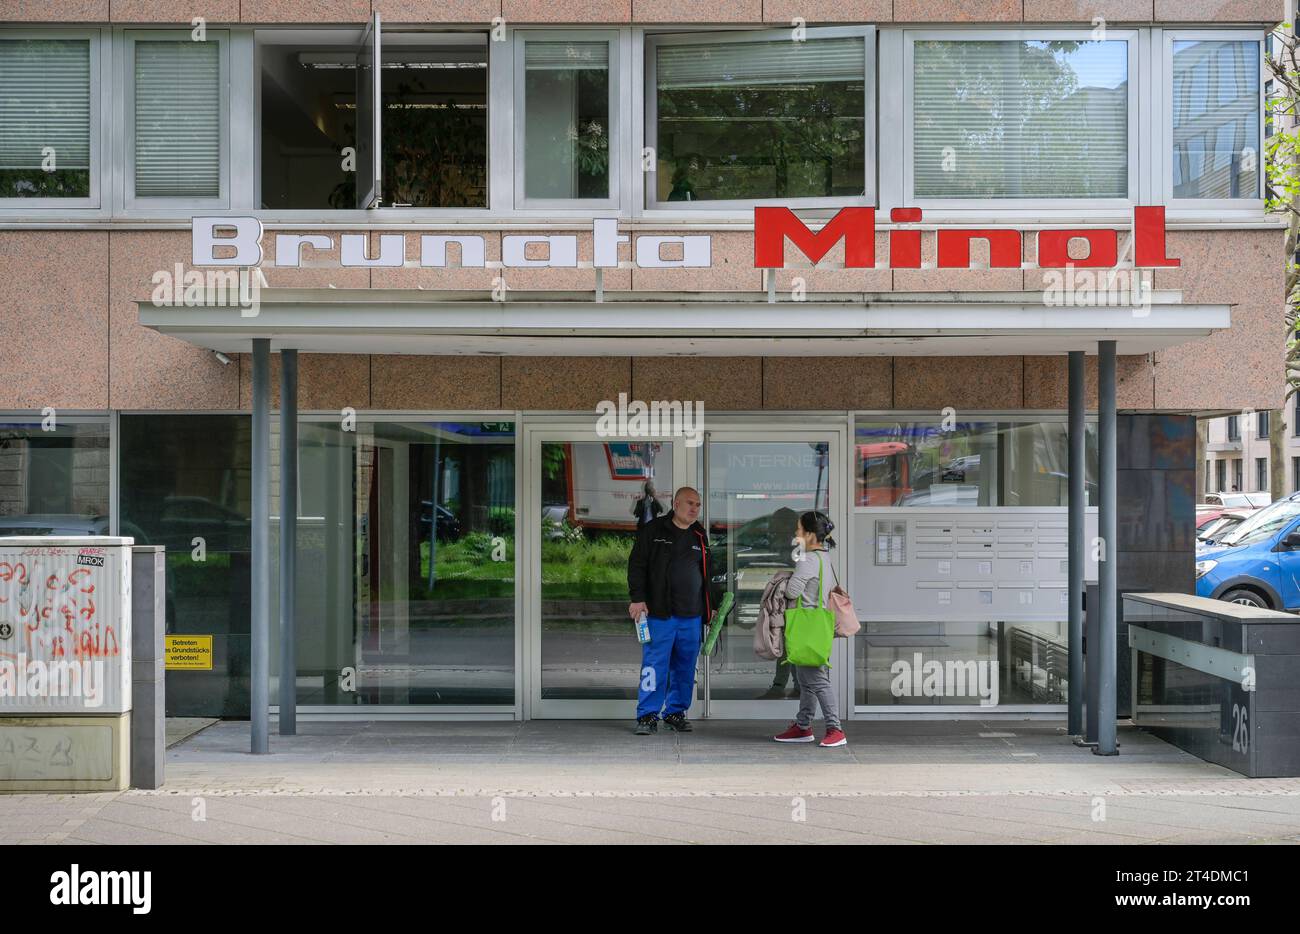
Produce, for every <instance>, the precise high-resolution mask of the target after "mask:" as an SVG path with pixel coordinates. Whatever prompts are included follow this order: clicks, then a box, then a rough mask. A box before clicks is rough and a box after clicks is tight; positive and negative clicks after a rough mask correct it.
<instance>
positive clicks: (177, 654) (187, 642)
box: [163, 636, 212, 671]
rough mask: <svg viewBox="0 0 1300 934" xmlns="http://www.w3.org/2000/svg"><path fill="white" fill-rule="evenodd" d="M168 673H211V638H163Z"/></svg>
mask: <svg viewBox="0 0 1300 934" xmlns="http://www.w3.org/2000/svg"><path fill="white" fill-rule="evenodd" d="M163 639H164V640H166V642H165V645H164V651H165V653H166V657H167V670H168V671H211V670H212V637H211V636H163Z"/></svg>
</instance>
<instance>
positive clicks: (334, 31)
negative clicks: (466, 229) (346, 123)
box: [236, 22, 516, 229]
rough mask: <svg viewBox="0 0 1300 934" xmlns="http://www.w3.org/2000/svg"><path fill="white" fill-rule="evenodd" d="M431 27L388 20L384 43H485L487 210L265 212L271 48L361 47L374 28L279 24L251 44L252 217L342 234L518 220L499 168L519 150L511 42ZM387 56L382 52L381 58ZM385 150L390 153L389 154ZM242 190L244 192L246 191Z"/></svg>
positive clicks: (483, 31)
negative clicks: (265, 96)
mask: <svg viewBox="0 0 1300 934" xmlns="http://www.w3.org/2000/svg"><path fill="white" fill-rule="evenodd" d="M428 25H429V28H427V29H419V28H415V27H413V26H410V25H406V24H400V25H393V24H390V23H386V22H381V25H380V41H381V42H384V43H387V42H389V41H393V46H385V47H386V48H392V47H399V48H400V47H401V46H402V45H404V44H410V43H407V42H404V41H403V40H402V39H396V40H390V38H387V37H386V34H392V35H396V36H406V35H409V34H411V33H425V34H427V35H429V36H432V37H437V36H460V35H476V36H482V37H483V38H484V41H483V47H484V48H485V50H486V56H487V69H486V71H487V76H486V82H485V83H486V88H487V108H488V109H487V121H486V127H485V133H486V135H487V136H486V138H487V173H486V179H487V201H486V203H485V204H484V205H483V206H481V207H450V208H432V207H392V206H390V205H389V204H387V203H381V204H380V205H379V207H374V208H369V209H365V208H357V207H347V208H320V207H318V208H264V207H260V205H261V203H262V119H263V115H262V48H263V47H264V46H266V45H288V46H296V45H340V46H341V45H347V44H349V43H357V42H360V41H361V38H362V35H363V34H364V32H365V28H366V23H365V22H362V23H330V24H326V25H323V26H307V25H301V24H275V23H269V24H265V25H259V26H257V27H255V28H253V29H251V30H249V33H248V38H249V43H250V52H249V55H250V58H249V63H250V64H249V66H248V67H249V70H250V78H249V81H250V82H251V85H252V91H251V95H250V98H249V100H250V101H251V102H252V103H251V106H250V108H249V113H248V115H247V119H248V122H249V124H250V125H251V127H252V134H253V137H254V140H255V142H254V144H253V146H254V149H253V151H252V152H251V153H250V154H249V156H248V163H249V164H248V167H247V173H248V177H247V188H248V192H249V199H250V206H249V208H248V210H249V213H250V214H252V215H254V216H256V217H257V218H258V219H259V220H261V221H262V223H264V224H277V225H282V226H285V227H286V228H289V227H292V228H302V227H304V226H312V227H317V226H321V227H333V226H335V225H340V227H339V229H342V228H343V227H345V226H349V225H350V226H356V225H361V226H365V227H368V228H374V229H379V228H381V227H382V228H385V229H387V228H388V227H394V226H401V225H403V224H410V223H435V222H440V221H454V222H457V223H459V222H467V223H475V224H480V223H488V224H490V223H493V222H495V221H497V220H504V219H509V218H510V217H512V216H514V215H515V213H516V212H515V211H514V209H513V207H511V206H509V205H508V204H498V202H497V200H496V199H497V198H498V197H501V192H502V191H503V190H504V191H505V192H506V194H505V196H504V197H505V198H507V199H510V198H512V197H513V194H512V192H511V190H510V189H511V186H510V185H509V184H506V183H505V181H504V180H503V179H502V177H501V176H500V175H499V174H498V172H497V171H495V170H494V166H496V164H497V163H499V162H502V161H503V160H505V161H508V160H509V159H510V158H511V150H512V147H513V138H514V131H513V127H512V125H511V124H510V123H509V122H507V123H506V124H505V125H504V126H503V125H502V124H501V123H500V122H499V121H500V120H501V119H502V118H503V116H504V118H505V119H506V120H507V121H511V120H513V117H511V116H510V115H509V114H510V110H511V107H512V106H513V101H512V100H510V99H509V93H508V92H509V90H510V89H511V88H512V87H513V79H512V78H511V77H510V70H511V68H512V62H513V61H514V58H513V55H507V54H502V52H500V51H498V49H499V47H506V48H513V43H512V41H511V40H504V41H502V40H495V39H493V37H492V35H493V34H492V28H491V26H490V25H488V26H479V25H477V24H475V25H472V26H470V27H467V28H459V27H458V24H456V23H431V24H428ZM381 54H382V53H381ZM498 94H499V95H501V97H502V100H501V101H500V102H498V101H497V99H496V96H497V95H498ZM381 152H382V149H381ZM239 190H240V189H239V188H237V189H236V191H237V192H238V191H239Z"/></svg>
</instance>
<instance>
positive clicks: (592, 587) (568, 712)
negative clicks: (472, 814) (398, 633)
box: [523, 427, 699, 721]
mask: <svg viewBox="0 0 1300 934" xmlns="http://www.w3.org/2000/svg"><path fill="white" fill-rule="evenodd" d="M525 443H526V444H527V450H528V455H529V474H528V478H529V483H528V489H527V491H526V496H527V504H528V505H527V509H528V510H529V528H530V529H531V531H530V532H529V533H528V535H527V541H526V542H525V547H526V548H527V551H526V553H525V555H524V567H525V568H526V573H527V574H528V590H527V593H529V594H530V595H531V597H530V599H528V600H526V603H527V606H526V607H525V631H526V638H525V640H524V647H523V648H524V652H525V653H526V655H527V656H528V658H527V661H526V663H525V664H526V670H527V672H528V675H529V681H530V684H529V686H528V688H527V689H526V697H527V699H528V709H527V710H526V711H525V716H527V717H529V718H539V717H540V718H546V717H557V718H565V717H570V718H586V717H608V718H612V719H627V720H629V721H630V720H632V719H633V718H634V716H635V713H636V697H637V688H638V685H639V683H640V679H641V644H640V643H639V642H638V641H637V639H636V633H635V629H634V626H633V624H632V621H631V620H630V619H629V618H628V615H627V607H628V589H627V562H628V557H629V555H630V554H631V551H632V544H633V542H634V541H635V539H636V534H637V530H638V528H639V527H640V526H641V525H642V524H644V522H646V521H647V520H648V519H649V518H650V517H653V516H657V515H660V514H662V513H664V512H667V511H668V510H669V509H671V508H672V495H673V490H674V489H675V487H676V485H678V484H680V483H681V482H683V478H685V476H686V470H685V469H684V466H685V465H684V463H683V459H684V451H683V448H682V443H681V442H680V441H671V440H667V439H665V440H663V441H647V440H643V439H630V438H629V439H617V438H602V437H599V436H597V435H596V434H595V433H594V432H593V431H590V430H589V429H587V430H580V429H563V428H545V427H536V428H530V429H528V431H527V437H526V442H525ZM698 706H699V705H698V704H694V705H692V709H691V713H690V715H692V716H696V715H698V713H699V711H698Z"/></svg>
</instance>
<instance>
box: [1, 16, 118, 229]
mask: <svg viewBox="0 0 1300 934" xmlns="http://www.w3.org/2000/svg"><path fill="white" fill-rule="evenodd" d="M0 39H87V40H89V42H90V139H89V143H90V170H89V175H90V195H89V196H88V197H86V198H0V212H3V213H4V214H10V213H15V214H20V213H22V212H23V211H25V210H27V209H29V208H30V209H33V210H38V211H47V210H51V209H54V210H68V211H77V212H82V211H96V212H102V211H103V210H104V207H105V205H106V200H107V199H105V198H104V192H106V191H111V190H112V172H111V168H110V163H111V160H109V159H106V158H105V155H106V153H107V151H108V147H107V145H106V144H105V140H106V133H105V126H106V121H105V120H104V114H106V113H107V112H108V108H109V102H110V101H111V100H112V93H113V88H112V84H113V82H112V81H111V80H109V78H108V74H109V72H108V64H109V61H110V58H111V56H110V55H109V54H106V49H108V48H109V45H110V44H109V43H108V42H106V41H105V36H104V30H103V29H102V28H95V27H88V28H81V29H63V28H59V27H48V28H28V27H21V28H20V27H14V28H11V27H4V28H0Z"/></svg>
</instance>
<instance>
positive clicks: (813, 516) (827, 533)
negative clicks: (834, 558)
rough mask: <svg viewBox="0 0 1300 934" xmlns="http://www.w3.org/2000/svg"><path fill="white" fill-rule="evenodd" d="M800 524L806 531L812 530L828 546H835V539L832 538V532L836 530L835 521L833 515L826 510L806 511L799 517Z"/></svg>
mask: <svg viewBox="0 0 1300 934" xmlns="http://www.w3.org/2000/svg"><path fill="white" fill-rule="evenodd" d="M799 526H800V527H801V528H802V529H803V530H804V531H805V532H811V533H812V534H813V535H815V536H816V537H817V541H819V542H821V543H822V544H823V545H825V546H826V547H827V548H834V547H835V539H833V538H831V532H833V531H834V530H835V523H834V522H832V521H831V517H830V516H828V515H826V513H824V512H805V513H804V514H803V515H801V516H800V517H799Z"/></svg>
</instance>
